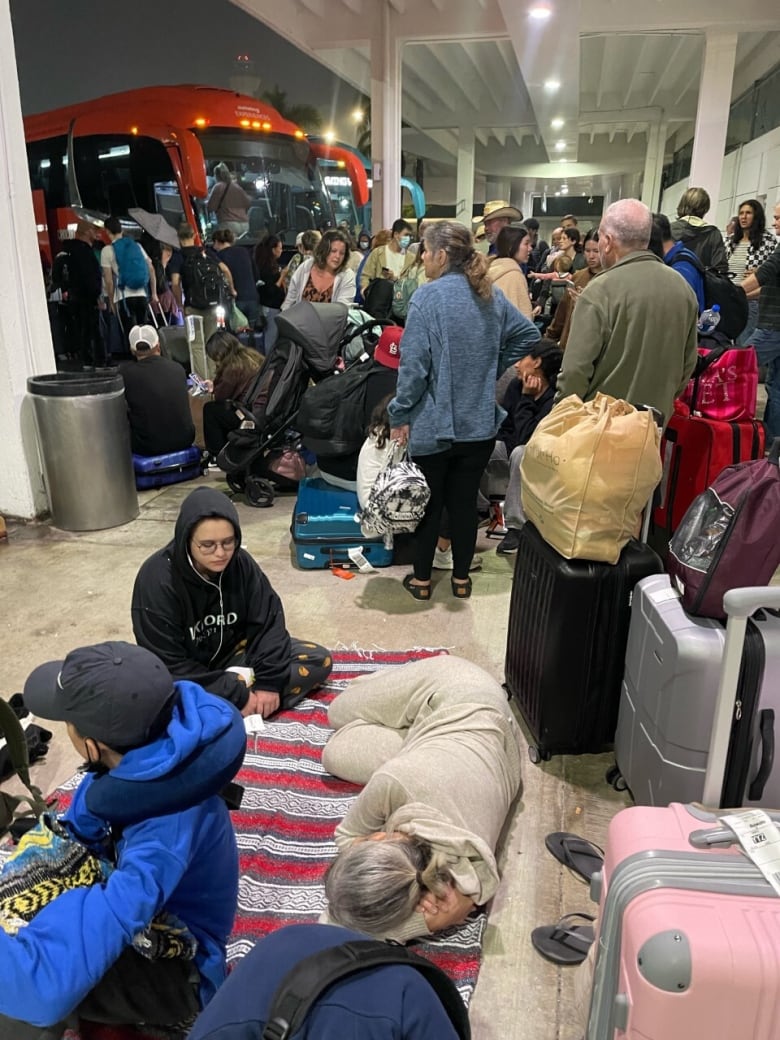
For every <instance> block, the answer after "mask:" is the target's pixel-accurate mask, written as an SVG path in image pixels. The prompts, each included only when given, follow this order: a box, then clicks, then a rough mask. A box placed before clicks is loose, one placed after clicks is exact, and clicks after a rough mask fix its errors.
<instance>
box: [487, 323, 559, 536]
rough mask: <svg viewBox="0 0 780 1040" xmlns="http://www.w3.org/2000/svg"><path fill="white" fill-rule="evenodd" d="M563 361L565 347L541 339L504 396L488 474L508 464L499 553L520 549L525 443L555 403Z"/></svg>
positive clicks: (518, 367) (520, 362)
mask: <svg viewBox="0 0 780 1040" xmlns="http://www.w3.org/2000/svg"><path fill="white" fill-rule="evenodd" d="M562 364H563V351H562V350H561V348H560V347H559V346H558V344H557V343H552V342H550V340H546V339H543V340H540V342H539V343H535V344H534V346H533V347H532V348H531V353H530V354H529V355H528V357H524V358H521V359H520V361H518V362H517V364H516V365H515V371H516V373H517V379H516V380H515V382H514V384H512V385H510V387H509V389H508V390H507V393H506V396H505V398H504V407H505V408H506V411H507V417H506V419H504V422H503V423H502V424H501V427H500V429H499V431H498V436H497V438H496V444H495V447H494V449H493V454H492V455H491V457H490V462H489V463H488V466H487V469H486V471H485V472H486V474H489V475H490V471H491V466H492V467H493V476H495V469H496V468H497V467H500V466H502V465H503V466H506V465H507V462H506V460H507V458H508V460H509V465H508V472H506V471H505V472H506V476H508V478H509V484H508V486H507V489H506V494H505V497H504V518H505V521H506V526H507V532H506V534H505V535H504V537H503V538H502V539H501V541H500V542H499V543H498V545H497V546H496V552H497V553H498V554H499V556H508V555H510V554H512V553H516V552H517V547H518V544H519V539H520V528H521V527H522V526H523V524H524V523H525V514H524V513H523V507H522V504H521V502H520V463H521V462H522V459H523V454H524V452H525V446H526V444H527V443H528V442H529V440H530V439H531V436H532V434H533V432H534V430H535V429H536V427H537V426H538V425H539V423H540V422H541V421H542V419H544V417H545V416H546V415H549V414H550V412H551V411H552V407H553V399H554V397H555V390H556V384H557V380H558V373H559V372H560V370H561V365H562Z"/></svg>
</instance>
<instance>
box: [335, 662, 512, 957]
mask: <svg viewBox="0 0 780 1040" xmlns="http://www.w3.org/2000/svg"><path fill="white" fill-rule="evenodd" d="M328 717H329V721H330V724H331V726H333V728H334V729H335V730H337V732H336V733H334V735H333V736H332V737H331V738H330V740H329V742H328V744H327V745H326V747H325V750H324V752H323V756H322V761H323V765H324V766H325V768H326V769H327V770H328V772H330V773H332V774H333V775H334V776H339V777H342V778H343V779H345V780H350V781H352V782H353V783H358V784H365V787H364V789H363V790H362V791H361V793H360V794H359V795H358V797H357V799H356V800H355V802H354V804H353V805H352V808H351V809H350V810H349V812H348V813H347V815H346V817H345V818H344V821H343V822H342V823H341V824H339V826H338V827H337V828H336V843H337V845H338V846H339V847H340V848H343V847H345V846H348V845H350V844H352V842H353V841H354V840H355V839H356V838H359V837H363V836H365V835H368V834H373V833H375V832H377V831H387V832H393V831H400V832H401V833H403V834H409V835H417V836H418V837H420V838H422V839H423V840H425V841H427V842H429V843H430V844H431V846H432V847H433V849H434V850H435V851H437V852H440V853H441V854H443V855H444V856H445V857H446V860H447V866H448V868H449V870H450V872H451V874H452V876H453V879H454V881H455V884H456V885H457V887H458V889H459V890H460V891H461V892H462V893H463V894H464V895H468V896H470V897H471V898H472V899H473V900H474V902H475V903H477V904H481V903H485V902H486V901H487V900H488V899H490V898H491V896H492V895H493V894H494V893H495V891H496V888H497V886H498V881H499V876H498V868H497V866H496V860H495V848H496V844H497V842H498V838H499V835H500V833H501V829H502V827H503V826H504V822H505V820H506V816H507V813H508V811H509V808H510V806H511V804H512V801H513V799H514V797H515V795H516V794H517V792H518V790H519V788H520V748H519V737H518V729H517V724H516V722H515V720H514V718H513V716H512V713H511V711H510V708H509V704H508V702H507V698H506V694H505V692H504V691H503V690H502V688H501V687H500V686H499V684H498V683H497V682H496V681H495V680H494V679H493V678H491V676H489V675H488V674H487V672H485V671H483V670H482V669H481V668H479V667H478V666H477V665H475V664H472V663H471V662H470V661H465V660H463V659H462V658H458V657H452V656H448V655H442V656H439V657H431V658H427V659H425V660H423V661H415V662H413V663H411V664H407V665H403V666H402V667H400V668H388V669H385V670H384V671H379V672H376V673H374V674H373V675H370V676H367V677H366V678H362V679H358V680H356V681H355V682H353V683H351V684H350V685H349V687H348V688H347V689H346V690H345V691H344V692H343V693H342V694H340V695H339V696H338V697H337V698H336V700H335V701H334V702H333V703H332V704H331V706H330V711H329V715H328ZM425 934H428V928H427V926H426V924H425V920H424V918H423V915H422V914H420V913H414V914H413V915H412V917H411V918H410V920H409V921H408V922H407V923H406V924H405V925H404V926H402V927H401V929H400V930H396V931H395V932H394V935H393V938H396V939H399V940H406V939H410V938H413V937H414V936H417V935H425Z"/></svg>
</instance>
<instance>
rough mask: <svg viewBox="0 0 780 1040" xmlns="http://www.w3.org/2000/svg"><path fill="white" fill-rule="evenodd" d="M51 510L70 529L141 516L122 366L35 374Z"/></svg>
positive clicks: (31, 383) (32, 383)
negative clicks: (114, 370)
mask: <svg viewBox="0 0 780 1040" xmlns="http://www.w3.org/2000/svg"><path fill="white" fill-rule="evenodd" d="M27 392H28V394H29V395H30V397H31V399H32V404H33V413H34V415H35V425H36V427H37V429H38V443H39V445H40V450H41V459H42V461H43V477H44V482H45V484H46V493H47V495H48V499H49V508H50V509H51V516H52V520H53V522H54V525H55V526H56V527H61V528H62V529H63V530H65V531H101V530H103V529H104V528H106V527H117V526H118V525H119V524H126V523H128V522H129V521H130V520H133V519H134V518H135V517H136V516H138V495H137V494H136V490H135V477H134V475H133V459H132V455H131V451H130V426H129V423H128V421H127V405H126V403H125V385H124V383H123V382H122V377H121V376H120V375H119V373H118V372H58V373H56V374H55V375H43V376H31V377H30V378H29V379H28V380H27Z"/></svg>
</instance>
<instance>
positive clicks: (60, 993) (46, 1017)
mask: <svg viewBox="0 0 780 1040" xmlns="http://www.w3.org/2000/svg"><path fill="white" fill-rule="evenodd" d="M175 685H176V688H177V690H178V692H179V698H178V702H177V704H176V706H175V707H174V710H173V716H172V718H171V721H170V723H169V725H168V728H167V730H166V732H165V733H164V734H163V735H162V736H161V737H160V738H159V739H158V740H156V741H154V742H153V743H152V744H147V745H146V746H145V747H142V748H137V749H136V750H133V751H128V752H127V753H126V754H125V755H124V757H123V758H122V761H121V762H120V764H119V765H118V766H117V767H116V768H115V769H112V770H111V771H110V772H109V773H107V774H106V775H104V776H94V775H89V776H87V777H86V778H85V779H84V781H83V782H82V783H81V785H80V786H79V788H78V790H77V791H76V794H75V797H74V799H73V803H72V805H71V807H70V809H69V810H68V812H67V813H66V815H65V817H64V820H63V822H64V823H65V824H66V825H67V826H68V828H69V829H70V830H71V832H72V833H73V834H74V836H76V837H78V838H80V840H81V841H83V842H84V843H85V844H87V845H89V846H90V847H91V848H93V849H95V850H96V851H99V850H101V849H102V848H103V847H104V846H105V843H106V841H107V839H108V838H109V835H110V831H111V829H112V828H113V829H114V832H115V833H116V831H117V830H119V831H120V832H121V834H120V837H119V840H118V842H117V846H116V853H117V856H116V869H115V870H114V872H113V873H112V874H111V876H110V877H109V879H108V881H107V882H106V884H105V885H93V886H92V887H91V888H78V889H74V890H73V891H71V892H66V893H65V894H63V895H61V896H59V897H58V898H57V899H56V900H54V902H52V903H50V904H49V905H48V906H47V907H45V908H44V909H43V910H41V912H40V913H39V914H37V916H36V917H35V918H33V920H32V921H31V922H30V924H29V925H27V926H26V927H25V928H22V929H21V930H20V931H19V932H18V933H17V934H16V935H15V936H10V935H6V934H5V933H4V932H3V931H2V930H1V929H0V965H2V968H0V975H1V976H2V985H1V986H0V1013H2V1014H4V1015H9V1016H10V1017H12V1018H18V1019H22V1020H23V1021H25V1022H31V1023H32V1024H33V1025H40V1026H48V1025H53V1024H54V1023H57V1022H59V1021H61V1020H62V1019H63V1018H64V1017H65V1016H66V1015H68V1014H69V1013H70V1012H71V1011H72V1010H73V1009H74V1008H75V1007H76V1006H77V1005H78V1004H79V1002H80V1001H81V1000H82V999H83V998H84V997H85V996H86V995H87V993H89V992H90V990H91V989H93V988H94V986H95V985H96V984H97V983H98V982H99V981H100V979H101V978H102V977H103V975H104V974H105V972H106V971H107V970H108V968H109V967H110V966H111V965H112V964H113V963H114V961H116V960H117V958H118V957H119V955H120V954H121V953H122V951H123V950H124V949H125V948H126V947H127V946H129V945H130V943H131V941H132V938H133V936H134V935H135V934H136V932H138V931H140V930H142V929H143V928H144V927H146V925H148V924H149V923H150V921H151V920H152V918H153V917H154V916H155V914H156V913H158V911H160V910H162V909H165V910H168V911H170V912H171V913H173V914H176V915H177V916H178V917H180V918H181V919H182V920H183V921H184V923H185V924H186V925H187V926H188V927H189V929H190V931H191V932H192V933H193V935H194V936H195V937H196V939H197V940H198V944H199V949H198V953H197V955H196V961H195V963H196V964H197V967H198V969H199V970H200V973H201V999H202V1001H203V1002H204V1003H205V1002H206V1001H207V1000H209V999H210V998H211V997H212V996H213V994H214V992H215V991H216V989H217V987H218V986H219V985H220V984H221V982H222V981H223V980H224V978H225V971H226V969H225V947H226V943H227V937H228V935H229V933H230V929H231V927H232V924H233V917H234V914H235V908H236V899H237V894H238V852H237V849H236V840H235V835H234V833H233V828H232V825H231V822H230V818H229V815H228V809H227V806H226V805H225V803H224V801H223V800H222V798H221V797H219V793H218V792H219V791H220V790H221V789H222V788H223V787H224V785H225V784H226V783H227V782H228V780H229V779H231V778H232V777H233V776H234V775H235V773H236V772H237V770H238V768H239V766H240V764H241V760H242V758H243V753H244V748H245V745H246V734H245V731H244V726H243V719H242V718H241V716H240V715H239V713H238V711H237V710H236V709H235V708H234V707H233V706H232V705H231V704H229V703H228V702H227V701H225V700H223V699H222V698H220V697H215V696H213V695H212V694H210V693H206V691H205V690H203V689H201V687H200V686H197V685H196V684H195V683H191V682H177V683H176V684H175Z"/></svg>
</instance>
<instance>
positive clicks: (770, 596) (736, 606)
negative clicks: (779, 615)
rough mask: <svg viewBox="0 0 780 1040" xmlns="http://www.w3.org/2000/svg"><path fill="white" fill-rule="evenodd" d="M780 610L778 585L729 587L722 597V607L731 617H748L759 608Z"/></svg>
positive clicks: (779, 587)
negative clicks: (744, 587) (745, 587)
mask: <svg viewBox="0 0 780 1040" xmlns="http://www.w3.org/2000/svg"><path fill="white" fill-rule="evenodd" d="M762 607H763V608H764V609H765V610H780V586H771V585H770V586H762V587H760V588H749V589H729V591H728V592H727V593H726V594H725V595H724V597H723V609H724V611H725V612H726V614H727V615H728V616H729V617H730V618H731V617H733V618H745V619H747V618H749V617H751V616H752V615H753V614H755V612H756V611H757V610H761V608H762Z"/></svg>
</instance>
